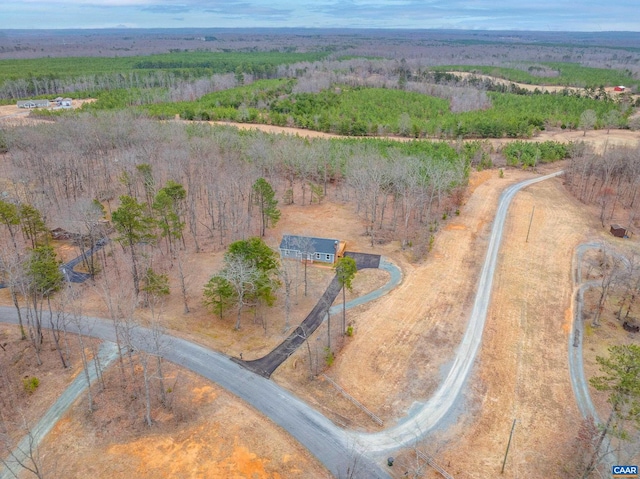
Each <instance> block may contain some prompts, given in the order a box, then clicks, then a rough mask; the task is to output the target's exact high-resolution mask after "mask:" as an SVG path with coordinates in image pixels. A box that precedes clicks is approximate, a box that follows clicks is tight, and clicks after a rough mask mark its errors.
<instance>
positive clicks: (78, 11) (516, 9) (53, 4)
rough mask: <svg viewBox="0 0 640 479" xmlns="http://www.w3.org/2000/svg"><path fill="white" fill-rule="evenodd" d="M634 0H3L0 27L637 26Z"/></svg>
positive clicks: (604, 29)
mask: <svg viewBox="0 0 640 479" xmlns="http://www.w3.org/2000/svg"><path fill="white" fill-rule="evenodd" d="M637 9H638V6H637V2H636V1H635V0H619V1H618V2H614V3H611V4H607V3H603V2H598V1H595V0H585V1H584V2H583V3H582V4H580V5H579V6H576V3H575V2H573V1H567V0H554V1H550V0H539V1H537V2H535V3H534V2H531V3H526V4H521V5H514V4H513V2H512V1H511V0H509V1H507V0H497V1H496V0H494V1H487V0H451V1H447V0H426V1H418V0H378V1H375V2H362V1H354V0H346V1H343V2H338V1H332V0H320V1H317V0H313V1H311V0H300V1H298V2H295V3H293V2H290V1H286V0H271V1H269V2H267V1H265V0H213V1H212V0H181V1H180V0H178V1H171V0H166V1H165V0H60V1H58V0H20V1H15V0H8V1H5V2H2V4H0V29H3V30H9V29H48V30H51V29H102V28H143V29H149V28H163V29H164V28H310V29H313V28H321V29H326V28H335V29H345V28H352V29H453V30H497V31H500V30H505V31H510V30H511V31H547V32H549V31H559V32H560V31H565V32H607V31H622V32H624V31H628V32H638V31H640V21H638V13H637Z"/></svg>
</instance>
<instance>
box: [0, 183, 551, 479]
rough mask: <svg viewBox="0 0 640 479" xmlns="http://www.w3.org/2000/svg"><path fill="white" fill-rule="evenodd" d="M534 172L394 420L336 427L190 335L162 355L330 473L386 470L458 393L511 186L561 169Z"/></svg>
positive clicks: (478, 333) (94, 324) (143, 335)
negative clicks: (236, 401)
mask: <svg viewBox="0 0 640 479" xmlns="http://www.w3.org/2000/svg"><path fill="white" fill-rule="evenodd" d="M561 173H562V172H557V173H554V174H551V175H547V176H543V177H540V178H535V179H531V180H527V181H523V182H520V183H518V184H515V185H511V186H509V187H508V188H507V189H506V190H505V191H504V192H503V193H502V195H501V196H500V201H499V204H498V209H497V213H496V217H495V220H494V223H493V227H492V230H491V237H490V240H489V246H488V250H487V255H486V258H485V262H484V265H483V267H482V271H481V274H480V278H479V280H478V285H477V293H476V298H475V301H474V305H473V309H472V312H471V317H470V319H469V322H468V325H467V329H466V332H465V334H464V336H463V338H462V341H461V343H460V346H459V347H458V349H457V351H456V355H455V358H454V362H453V366H452V367H451V369H450V370H449V374H448V375H447V377H446V378H445V380H444V381H443V382H442V384H441V385H440V387H439V388H438V390H437V391H436V393H435V394H434V395H433V396H432V397H431V398H430V399H429V400H428V401H426V402H425V403H424V404H422V406H421V407H419V408H413V409H412V410H411V413H410V415H409V416H408V417H406V418H404V419H403V420H402V421H400V423H399V424H397V425H396V426H394V427H392V428H390V429H387V430H384V431H381V432H377V433H361V432H350V431H346V430H343V429H340V428H339V427H337V426H336V425H335V424H333V423H332V422H331V421H330V420H329V419H327V418H326V417H325V416H323V415H322V414H320V413H319V412H318V411H316V410H315V409H313V408H311V407H310V406H308V405H307V404H306V403H304V402H302V401H301V400H300V399H298V398H297V397H296V396H294V395H293V394H292V393H290V392H288V391H286V390H285V389H283V388H281V387H280V386H278V385H277V384H275V383H273V382H272V381H269V380H267V379H265V378H263V377H261V376H258V375H256V374H254V373H252V372H250V371H248V370H247V369H245V368H243V367H241V366H240V365H238V364H236V363H235V362H233V361H231V360H230V358H229V357H227V356H225V355H223V354H220V353H217V352H214V351H210V350H208V349H206V348H204V347H202V346H199V345H197V344H194V343H191V342H189V341H186V340H183V339H179V338H175V337H172V336H168V337H167V341H166V346H165V348H164V350H163V351H162V353H161V354H162V356H163V357H164V358H165V359H167V360H168V361H171V362H174V363H176V364H178V365H181V366H183V367H185V368H188V369H189V370H191V371H193V372H195V373H197V374H200V375H202V376H204V377H206V378H208V379H210V380H211V381H214V382H216V383H217V384H219V385H220V386H222V387H224V388H225V389H227V390H229V391H230V392H232V393H233V394H235V395H237V396H238V397H240V398H241V399H243V400H245V401H246V402H247V403H249V404H250V405H251V406H253V407H254V408H256V409H257V410H259V411H260V412H262V413H263V414H265V415H266V416H267V417H269V418H270V419H271V420H273V421H274V422H275V423H276V424H278V425H279V426H281V427H282V428H284V429H285V430H287V431H288V432H289V433H290V434H291V435H292V436H293V437H295V438H296V439H297V440H298V441H299V442H300V443H301V444H302V445H303V446H305V447H306V448H307V449H308V450H309V451H310V452H311V453H312V454H314V455H315V456H316V457H317V458H318V460H320V461H321V462H322V463H323V464H324V465H325V466H326V467H327V469H328V470H329V471H331V473H333V474H334V475H336V476H338V477H340V476H344V475H346V474H347V471H349V470H353V467H354V464H356V463H357V466H356V467H357V471H356V473H357V474H356V475H354V476H353V477H367V478H378V477H389V476H388V474H387V472H386V470H385V469H384V466H382V465H381V464H382V458H383V457H384V455H385V453H388V452H389V451H392V450H395V449H398V448H402V447H406V446H410V445H413V444H414V443H415V441H416V440H417V439H419V438H421V437H423V436H424V435H426V434H427V433H428V432H430V431H431V430H433V428H434V427H435V426H436V425H437V424H438V423H439V422H440V421H441V420H442V419H443V418H444V417H445V416H446V415H447V414H448V413H449V412H450V411H451V409H452V407H453V406H454V404H455V403H456V401H457V400H458V398H459V397H460V393H461V392H462V390H463V387H464V385H465V382H466V381H467V379H468V377H469V374H470V372H471V370H472V368H473V364H474V362H475V359H476V355H477V352H478V350H479V347H480V344H481V340H482V332H483V329H484V324H485V319H486V314H487V310H488V306H489V300H490V298H491V288H492V285H493V276H494V271H495V267H496V263H497V257H498V250H499V248H500V242H501V239H502V234H503V228H504V223H505V220H506V215H507V210H508V207H509V204H510V203H511V200H512V199H513V197H514V196H515V195H516V193H517V192H518V191H519V190H521V189H522V188H525V187H527V186H529V185H532V184H535V183H538V182H540V181H544V180H547V179H549V178H553V177H555V176H558V175H560V174H561ZM0 320H1V321H4V322H13V323H17V314H16V311H15V309H12V308H8V307H0ZM86 320H87V323H88V324H87V325H85V328H86V329H89V330H91V331H92V335H93V336H95V337H98V338H101V339H104V340H107V341H114V340H115V337H114V332H113V327H112V325H111V324H110V322H109V321H107V320H104V319H99V318H86ZM135 333H136V334H135V335H134V338H133V342H134V347H136V348H139V349H142V350H147V351H150V352H153V341H152V339H151V333H150V332H149V331H147V330H145V329H144V328H138V329H137V330H136V332H135Z"/></svg>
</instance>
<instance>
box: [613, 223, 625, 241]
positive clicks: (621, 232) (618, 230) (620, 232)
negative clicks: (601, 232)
mask: <svg viewBox="0 0 640 479" xmlns="http://www.w3.org/2000/svg"><path fill="white" fill-rule="evenodd" d="M609 232H610V233H611V234H612V235H613V236H615V237H616V238H626V237H627V228H625V227H624V226H620V225H618V224H614V225H611V229H610V230H609Z"/></svg>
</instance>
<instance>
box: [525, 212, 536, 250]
mask: <svg viewBox="0 0 640 479" xmlns="http://www.w3.org/2000/svg"><path fill="white" fill-rule="evenodd" d="M535 210H536V207H535V206H534V207H533V209H532V210H531V219H530V220H529V229H528V230H527V240H526V241H525V243H528V242H529V233H531V223H533V212H534V211H535Z"/></svg>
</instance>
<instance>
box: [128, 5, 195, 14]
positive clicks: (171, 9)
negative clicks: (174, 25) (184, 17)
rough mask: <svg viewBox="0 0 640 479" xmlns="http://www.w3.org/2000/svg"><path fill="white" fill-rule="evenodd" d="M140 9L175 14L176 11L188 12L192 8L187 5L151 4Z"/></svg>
mask: <svg viewBox="0 0 640 479" xmlns="http://www.w3.org/2000/svg"><path fill="white" fill-rule="evenodd" d="M140 10H142V11H143V12H150V13H169V14H171V15H175V14H176V13H186V12H188V11H190V10H191V8H190V7H188V6H186V5H149V6H147V7H142V8H141V9H140Z"/></svg>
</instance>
